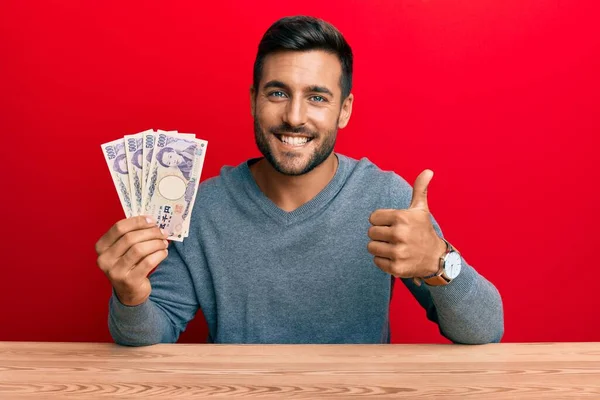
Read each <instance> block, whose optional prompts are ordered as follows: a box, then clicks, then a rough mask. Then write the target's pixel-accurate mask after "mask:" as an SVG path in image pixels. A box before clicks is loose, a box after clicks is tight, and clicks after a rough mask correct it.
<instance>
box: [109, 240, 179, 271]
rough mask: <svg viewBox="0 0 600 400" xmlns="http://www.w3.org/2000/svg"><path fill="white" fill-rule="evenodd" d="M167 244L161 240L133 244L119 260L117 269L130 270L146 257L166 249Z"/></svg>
mask: <svg viewBox="0 0 600 400" xmlns="http://www.w3.org/2000/svg"><path fill="white" fill-rule="evenodd" d="M168 244H169V243H168V242H167V241H166V240H162V239H161V240H158V239H155V240H148V241H146V242H141V243H137V244H134V245H133V246H131V248H130V249H129V250H127V253H125V255H123V257H121V259H120V260H119V262H118V265H119V268H123V269H126V270H130V269H132V268H133V267H134V266H135V265H136V264H137V263H139V262H140V261H142V259H144V258H145V257H146V256H148V255H150V254H152V253H154V252H156V251H159V250H164V249H166V248H167V247H168Z"/></svg>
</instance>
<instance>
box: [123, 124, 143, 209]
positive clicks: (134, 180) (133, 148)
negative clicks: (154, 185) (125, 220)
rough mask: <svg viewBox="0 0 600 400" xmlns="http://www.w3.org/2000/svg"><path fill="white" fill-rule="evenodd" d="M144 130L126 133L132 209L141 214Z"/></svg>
mask: <svg viewBox="0 0 600 400" xmlns="http://www.w3.org/2000/svg"><path fill="white" fill-rule="evenodd" d="M143 135H144V133H143V132H140V133H136V134H135V135H125V137H124V139H125V153H126V154H127V164H128V166H129V189H130V190H131V192H130V196H131V211H132V212H133V215H140V213H141V211H142V161H143V157H142V150H143V148H142V140H143Z"/></svg>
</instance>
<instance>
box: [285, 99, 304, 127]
mask: <svg viewBox="0 0 600 400" xmlns="http://www.w3.org/2000/svg"><path fill="white" fill-rule="evenodd" d="M283 120H284V121H285V122H287V123H288V124H289V125H290V126H292V127H298V126H302V125H304V124H306V104H305V103H304V101H302V99H301V98H299V97H293V98H292V99H291V101H288V102H287V104H286V109H285V112H284V115H283Z"/></svg>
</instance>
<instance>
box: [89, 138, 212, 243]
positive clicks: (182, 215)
mask: <svg viewBox="0 0 600 400" xmlns="http://www.w3.org/2000/svg"><path fill="white" fill-rule="evenodd" d="M207 147H208V142H207V141H206V140H202V139H198V138H196V135H195V134H193V133H179V132H177V131H163V130H152V129H149V130H146V131H143V132H139V133H135V134H131V135H124V137H123V138H120V139H117V140H113V141H111V142H108V143H104V144H102V145H101V148H102V153H103V154H104V159H105V160H106V164H107V166H108V169H109V171H110V175H111V178H112V180H113V184H114V186H115V189H116V190H117V194H118V197H119V200H120V201H121V206H122V208H123V212H124V213H125V216H126V218H130V217H133V216H137V215H146V216H150V217H152V218H153V219H154V220H155V221H156V224H157V226H158V227H159V228H161V229H163V230H165V231H166V232H168V233H169V240H175V241H179V242H182V241H183V240H184V238H186V237H187V236H188V234H189V228H190V218H191V215H192V209H193V207H194V202H195V200H196V193H197V192H198V185H199V182H200V177H201V175H202V167H203V165H204V158H205V156H206V149H207Z"/></svg>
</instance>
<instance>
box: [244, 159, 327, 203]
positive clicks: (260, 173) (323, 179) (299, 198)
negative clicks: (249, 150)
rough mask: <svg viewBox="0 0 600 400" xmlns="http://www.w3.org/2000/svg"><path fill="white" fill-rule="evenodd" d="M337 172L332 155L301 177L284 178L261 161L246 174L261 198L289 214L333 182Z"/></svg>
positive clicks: (269, 165) (287, 176) (264, 161)
mask: <svg viewBox="0 0 600 400" xmlns="http://www.w3.org/2000/svg"><path fill="white" fill-rule="evenodd" d="M337 168H338V158H337V156H336V155H335V152H332V153H331V154H330V155H329V157H327V159H326V160H325V161H323V162H322V163H321V164H320V165H319V166H317V167H315V168H314V169H313V170H312V171H310V172H308V173H306V174H303V175H298V176H289V175H284V174H282V173H280V172H279V171H277V170H276V169H275V168H273V166H272V165H271V164H270V163H269V162H268V161H267V160H266V159H264V158H263V159H261V160H260V161H258V162H257V163H255V164H254V165H252V166H250V172H251V173H252V176H253V177H254V180H255V181H256V184H257V185H258V187H259V188H260V190H261V191H262V192H263V193H264V194H265V196H267V197H268V198H269V199H270V200H271V201H272V202H273V203H275V204H276V205H277V206H278V207H279V208H281V209H282V210H284V211H287V212H290V211H294V210H295V209H297V208H298V207H300V206H302V205H303V204H305V203H307V202H309V201H310V200H312V199H313V198H314V197H315V196H316V195H317V194H319V193H320V192H321V191H322V190H323V189H324V188H325V187H326V186H327V184H328V183H329V182H330V181H331V179H333V176H334V175H335V172H336V171H337Z"/></svg>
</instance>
